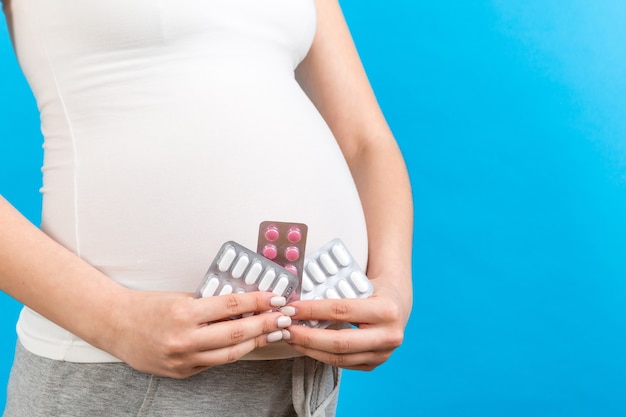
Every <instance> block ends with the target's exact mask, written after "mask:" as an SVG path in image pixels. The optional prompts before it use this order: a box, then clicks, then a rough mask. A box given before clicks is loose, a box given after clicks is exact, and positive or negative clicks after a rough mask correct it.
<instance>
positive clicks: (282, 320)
mask: <svg viewBox="0 0 626 417" xmlns="http://www.w3.org/2000/svg"><path fill="white" fill-rule="evenodd" d="M276 326H278V327H279V328H281V329H283V328H285V327H289V326H291V317H288V316H280V317H279V318H278V320H276Z"/></svg>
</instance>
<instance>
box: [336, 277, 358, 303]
mask: <svg viewBox="0 0 626 417" xmlns="http://www.w3.org/2000/svg"><path fill="white" fill-rule="evenodd" d="M337 288H339V291H340V292H341V294H342V295H343V297H344V298H357V295H356V293H355V292H354V290H353V289H352V286H351V285H350V284H348V281H346V280H345V279H342V280H341V281H339V283H338V284H337Z"/></svg>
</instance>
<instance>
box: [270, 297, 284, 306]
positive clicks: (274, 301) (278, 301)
mask: <svg viewBox="0 0 626 417" xmlns="http://www.w3.org/2000/svg"><path fill="white" fill-rule="evenodd" d="M286 304H287V299H286V298H285V297H272V298H271V299H270V305H271V306H272V307H282V306H284V305H286Z"/></svg>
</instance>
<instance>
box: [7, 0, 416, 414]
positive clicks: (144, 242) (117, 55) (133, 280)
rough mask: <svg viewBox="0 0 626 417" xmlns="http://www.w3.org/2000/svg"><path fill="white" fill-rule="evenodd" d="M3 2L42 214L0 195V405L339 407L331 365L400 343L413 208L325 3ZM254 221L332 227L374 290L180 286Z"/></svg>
mask: <svg viewBox="0 0 626 417" xmlns="http://www.w3.org/2000/svg"><path fill="white" fill-rule="evenodd" d="M2 1H3V10H4V13H5V16H6V18H7V23H8V26H9V29H10V31H11V36H12V40H13V44H14V48H15V52H16V55H17V57H18V60H19V62H20V65H21V67H22V70H23V71H24V74H25V76H26V78H27V80H28V82H29V84H30V86H31V88H32V90H33V93H34V95H35V98H36V101H37V105H38V108H39V111H40V114H41V128H42V132H43V136H44V163H43V168H42V171H43V187H42V189H41V192H42V196H43V212H42V222H41V226H40V227H39V228H37V227H34V226H33V225H31V224H30V223H29V222H28V221H27V220H26V219H25V218H24V217H23V216H22V215H21V214H20V213H18V212H17V211H16V210H15V209H14V208H13V207H12V206H11V205H10V203H9V202H7V201H6V200H4V199H0V230H2V233H0V289H1V290H2V291H4V292H6V293H7V294H9V295H11V296H13V297H14V298H16V299H17V300H19V301H20V302H22V303H23V304H24V308H23V310H22V313H21V315H20V318H19V321H18V324H17V331H18V346H17V348H16V355H15V361H14V365H13V370H12V373H11V378H10V381H9V387H8V399H7V408H6V410H5V414H4V415H5V416H7V417H14V416H20V417H24V416H47V417H50V416H90V417H93V416H168V417H171V416H186V417H187V416H196V415H197V416H220V417H223V416H262V415H266V416H292V415H298V416H310V415H315V416H332V415H334V413H335V407H336V401H337V395H338V393H337V390H338V384H339V378H340V369H341V368H347V369H361V370H370V369H373V368H375V367H376V366H378V365H379V364H381V363H383V362H384V361H385V360H386V359H387V358H388V357H389V356H390V355H391V353H392V352H393V350H394V349H395V348H396V347H398V346H399V345H400V343H401V342H402V338H403V333H404V328H405V325H406V322H407V320H408V317H409V313H410V309H411V240H412V216H413V212H412V205H411V193H410V186H409V181H408V177H407V172H406V168H405V165H404V161H403V159H402V156H401V154H400V152H399V149H398V147H397V145H396V143H395V140H394V138H393V136H392V134H391V132H390V130H389V127H388V126H387V124H386V122H385V120H384V117H383V115H382V113H381V111H380V109H379V107H378V104H377V102H376V99H375V97H374V95H373V93H372V91H371V88H370V86H369V83H368V81H367V77H366V75H365V73H364V71H363V69H362V66H361V63H360V60H359V58H358V55H357V53H356V50H355V48H354V45H353V43H352V40H351V37H350V34H349V31H348V28H347V27H346V24H345V21H344V19H343V16H342V13H341V9H340V7H339V5H338V3H337V1H336V0H316V1H313V0H267V1H258V0H203V1H201V0H179V1H167V2H166V1H162V0H109V1H105V2H102V1H95V0H56V1H53V2H51V1H48V0H2ZM264 220H285V221H297V222H302V223H305V224H307V225H308V228H309V233H308V240H307V250H308V249H310V250H311V251H313V250H315V249H317V248H319V247H321V246H323V245H324V244H325V243H326V242H328V241H330V240H331V239H333V238H341V239H342V240H343V241H344V242H345V244H346V246H347V247H348V248H349V249H350V251H351V252H352V253H353V255H354V256H355V258H356V259H357V260H358V262H359V263H360V264H361V265H362V266H363V267H364V268H366V269H367V275H368V277H369V278H370V279H371V281H372V284H373V285H374V294H373V296H372V297H370V298H368V299H365V300H357V299H350V300H319V301H294V302H292V303H290V304H289V305H287V306H285V304H286V301H285V300H284V299H282V298H280V297H274V296H272V294H270V293H265V292H254V293H248V294H233V295H225V296H218V297H210V298H202V299H195V298H194V297H193V294H192V292H193V291H194V290H195V289H196V288H197V286H198V284H199V282H200V280H201V278H202V277H203V274H204V273H205V271H206V268H207V265H208V264H209V263H210V261H211V259H212V257H213V256H214V254H215V253H216V252H217V251H218V249H219V248H220V246H221V245H222V243H223V242H225V241H227V240H234V241H236V242H239V243H240V244H242V245H244V246H247V247H249V248H252V247H255V245H256V237H257V229H258V225H259V223H260V222H262V221H264ZM267 310H274V311H273V312H271V313H267V314H258V315H250V314H245V313H252V312H262V311H267ZM240 314H244V316H245V318H242V319H238V320H226V319H228V318H229V317H232V316H234V315H240ZM309 319H310V320H333V321H345V322H350V323H353V324H355V328H352V329H343V330H332V329H323V330H322V329H311V328H306V327H302V326H296V325H293V324H292V320H309Z"/></svg>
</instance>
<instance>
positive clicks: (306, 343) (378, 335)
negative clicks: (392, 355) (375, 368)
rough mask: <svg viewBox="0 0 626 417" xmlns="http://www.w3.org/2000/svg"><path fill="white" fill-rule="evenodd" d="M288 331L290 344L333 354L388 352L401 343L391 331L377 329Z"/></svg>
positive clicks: (295, 329)
mask: <svg viewBox="0 0 626 417" xmlns="http://www.w3.org/2000/svg"><path fill="white" fill-rule="evenodd" d="M288 330H289V333H290V336H291V337H290V339H289V343H290V344H292V345H298V346H301V347H302V348H305V349H314V350H319V351H324V352H329V353H333V354H347V353H361V352H378V351H388V350H393V349H395V348H396V347H397V346H399V343H401V340H398V337H397V336H395V335H392V332H391V331H389V330H387V329H383V328H377V327H370V328H367V329H342V330H329V329H312V328H308V327H305V326H290V327H289V329H288ZM400 337H401V336H400ZM294 347H295V346H294Z"/></svg>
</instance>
